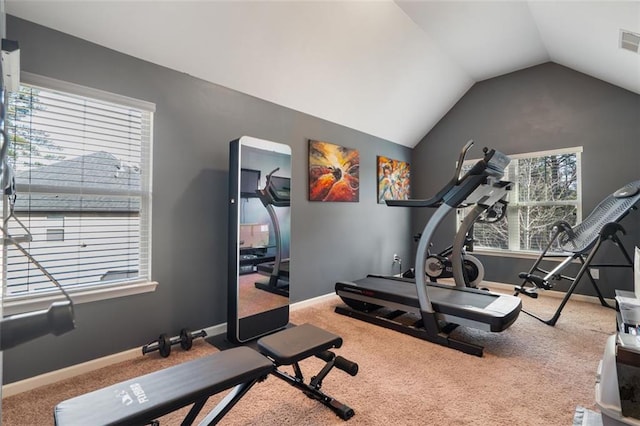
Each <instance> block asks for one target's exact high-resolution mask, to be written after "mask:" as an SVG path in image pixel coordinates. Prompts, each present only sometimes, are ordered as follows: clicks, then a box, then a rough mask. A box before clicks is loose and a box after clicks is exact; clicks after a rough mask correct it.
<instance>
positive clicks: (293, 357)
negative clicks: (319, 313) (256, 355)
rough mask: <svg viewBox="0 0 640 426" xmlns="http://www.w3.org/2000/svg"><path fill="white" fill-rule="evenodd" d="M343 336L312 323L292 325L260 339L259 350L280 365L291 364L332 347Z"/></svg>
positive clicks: (338, 345) (340, 344)
mask: <svg viewBox="0 0 640 426" xmlns="http://www.w3.org/2000/svg"><path fill="white" fill-rule="evenodd" d="M340 346H342V338H341V337H340V336H337V335H335V334H333V333H330V332H328V331H326V330H323V329H321V328H318V327H316V326H314V325H311V324H302V325H299V326H296V327H291V328H288V329H286V330H283V331H280V332H278V333H275V334H271V335H269V336H265V337H262V338H261V339H260V340H258V350H259V351H260V353H262V354H263V355H266V356H268V357H269V358H271V359H272V360H273V361H274V362H275V363H276V364H278V365H291V364H294V363H296V362H298V361H301V360H303V359H305V358H308V357H310V356H313V355H316V354H319V353H320V352H322V351H326V350H328V349H331V348H339V347H340Z"/></svg>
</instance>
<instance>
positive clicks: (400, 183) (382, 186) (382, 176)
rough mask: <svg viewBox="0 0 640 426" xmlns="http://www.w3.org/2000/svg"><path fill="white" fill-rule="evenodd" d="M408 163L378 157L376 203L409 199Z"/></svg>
mask: <svg viewBox="0 0 640 426" xmlns="http://www.w3.org/2000/svg"><path fill="white" fill-rule="evenodd" d="M409 185H410V167H409V163H406V162H404V161H399V160H392V159H391V158H387V157H383V156H382V155H379V156H378V203H384V200H407V199H409Z"/></svg>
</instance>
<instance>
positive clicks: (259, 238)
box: [240, 223, 269, 248]
mask: <svg viewBox="0 0 640 426" xmlns="http://www.w3.org/2000/svg"><path fill="white" fill-rule="evenodd" d="M268 245H269V225H268V224H266V223H241V224H240V247H242V248H247V247H265V246H268Z"/></svg>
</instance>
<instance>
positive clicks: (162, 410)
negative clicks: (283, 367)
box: [54, 346, 274, 425]
mask: <svg viewBox="0 0 640 426" xmlns="http://www.w3.org/2000/svg"><path fill="white" fill-rule="evenodd" d="M273 369H274V365H273V363H272V362H271V361H270V360H268V359H267V358H265V357H264V356H262V355H260V354H259V353H258V352H256V351H255V350H253V349H251V348H248V347H244V346H242V347H237V348H233V349H229V350H226V351H222V352H217V353H215V354H213V355H209V356H206V357H203V358H199V359H196V360H193V361H188V362H185V363H182V364H179V365H176V366H173V367H169V368H166V369H164V370H160V371H156V372H153V373H150V374H147V375H144V376H140V377H136V378H134V379H131V380H127V381H124V382H121V383H118V384H115V385H113V386H109V387H106V388H103V389H100V390H97V391H94V392H90V393H87V394H85V395H81V396H78V397H75V398H71V399H69V400H66V401H63V402H61V403H60V404H58V405H57V406H56V408H55V412H54V418H55V423H56V425H94V424H105V425H106V424H128V425H131V424H144V423H148V422H150V421H151V420H154V419H157V418H158V417H161V416H163V415H165V414H168V413H171V412H173V411H175V410H177V409H179V408H182V407H184V406H187V405H189V404H192V403H194V402H196V401H199V400H202V399H205V400H206V398H207V397H209V396H211V395H214V394H216V393H219V392H222V391H224V390H226V389H229V388H232V387H234V386H237V385H239V384H242V383H246V382H250V381H252V380H257V379H259V378H261V377H263V376H266V375H267V374H269V373H270V372H271V371H273Z"/></svg>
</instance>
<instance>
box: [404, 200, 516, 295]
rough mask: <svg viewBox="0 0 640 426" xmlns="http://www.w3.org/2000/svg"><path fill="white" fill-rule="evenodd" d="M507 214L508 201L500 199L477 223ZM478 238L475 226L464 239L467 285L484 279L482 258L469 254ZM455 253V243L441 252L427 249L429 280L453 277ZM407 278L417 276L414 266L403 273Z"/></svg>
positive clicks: (417, 239)
mask: <svg viewBox="0 0 640 426" xmlns="http://www.w3.org/2000/svg"><path fill="white" fill-rule="evenodd" d="M506 214H507V203H506V201H504V200H500V201H498V202H497V203H496V204H494V205H493V206H491V207H490V208H488V209H487V210H486V211H485V212H484V213H483V214H482V215H481V216H480V217H478V219H477V220H476V222H475V223H495V222H499V221H500V220H502V219H503V218H504V216H505V215H506ZM421 236H422V235H421V234H416V235H414V236H413V240H414V241H416V242H418V241H419V240H420V237H421ZM475 241H476V240H475V239H474V238H473V226H472V227H471V229H470V230H469V232H468V233H467V235H466V236H465V239H464V247H463V252H462V263H463V265H462V271H463V274H464V281H465V285H466V286H467V287H471V288H478V284H480V283H481V282H482V280H483V279H484V266H483V265H482V262H480V260H479V259H478V258H477V257H475V256H473V255H471V254H469V252H471V251H473V243H474V242H475ZM431 246H432V247H433V244H431ZM452 253H453V245H450V246H449V247H447V248H445V249H444V250H442V251H441V252H440V253H435V254H434V253H431V251H430V250H428V251H427V258H426V260H425V265H424V270H425V273H426V275H427V277H429V281H431V282H437V280H438V279H442V278H453V265H452V263H451V259H452V256H451V255H452ZM402 276H403V277H405V278H415V272H414V268H411V269H409V270H408V271H406V272H404V273H403V274H402Z"/></svg>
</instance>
